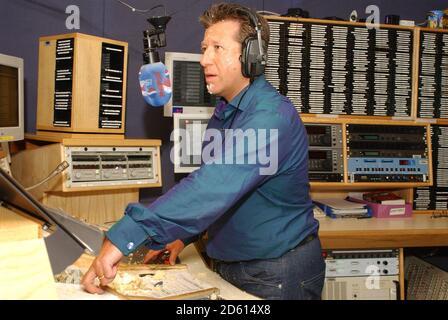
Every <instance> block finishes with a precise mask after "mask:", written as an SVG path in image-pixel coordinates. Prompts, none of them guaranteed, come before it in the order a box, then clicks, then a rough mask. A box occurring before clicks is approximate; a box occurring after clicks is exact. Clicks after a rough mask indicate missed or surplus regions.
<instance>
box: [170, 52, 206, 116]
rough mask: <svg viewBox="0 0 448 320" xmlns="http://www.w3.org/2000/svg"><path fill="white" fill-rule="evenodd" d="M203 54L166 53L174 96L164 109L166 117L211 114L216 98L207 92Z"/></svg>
mask: <svg viewBox="0 0 448 320" xmlns="http://www.w3.org/2000/svg"><path fill="white" fill-rule="evenodd" d="M201 56H202V55H201V54H195V53H181V52H166V53H165V65H166V67H167V69H168V72H169V74H170V76H171V82H172V87H173V94H172V98H171V99H170V101H169V102H168V103H167V104H166V105H165V107H164V115H165V116H167V117H171V116H172V115H173V113H195V114H199V113H209V111H207V110H208V109H211V108H213V107H214V106H215V98H214V96H212V95H210V93H209V92H208V91H207V87H206V83H205V76H204V71H203V70H202V66H201V64H200V60H201Z"/></svg>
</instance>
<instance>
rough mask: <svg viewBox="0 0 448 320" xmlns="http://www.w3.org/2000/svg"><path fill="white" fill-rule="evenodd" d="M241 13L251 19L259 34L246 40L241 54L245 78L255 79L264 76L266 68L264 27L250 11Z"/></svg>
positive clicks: (243, 9)
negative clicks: (262, 33)
mask: <svg viewBox="0 0 448 320" xmlns="http://www.w3.org/2000/svg"><path fill="white" fill-rule="evenodd" d="M241 12H242V13H243V14H245V15H247V16H248V17H249V19H250V21H251V22H252V25H253V27H254V28H255V31H256V32H257V34H256V36H255V35H251V36H248V37H247V38H246V39H244V41H243V43H242V46H243V48H242V53H241V70H242V73H243V76H245V77H246V78H251V79H253V78H255V77H258V76H260V75H262V74H263V73H264V68H265V66H266V53H265V52H264V50H263V45H264V41H263V40H262V38H261V31H262V25H261V22H260V21H259V20H258V17H257V15H256V14H255V13H254V12H252V11H251V10H250V9H246V8H241Z"/></svg>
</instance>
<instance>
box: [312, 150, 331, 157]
mask: <svg viewBox="0 0 448 320" xmlns="http://www.w3.org/2000/svg"><path fill="white" fill-rule="evenodd" d="M309 158H310V159H327V152H326V151H316V150H310V151H309Z"/></svg>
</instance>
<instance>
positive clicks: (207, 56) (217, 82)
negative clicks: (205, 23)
mask: <svg viewBox="0 0 448 320" xmlns="http://www.w3.org/2000/svg"><path fill="white" fill-rule="evenodd" d="M239 31H240V24H239V22H237V21H234V20H224V21H220V22H218V23H216V24H214V25H212V26H210V27H209V28H207V30H206V31H205V34H204V40H203V41H202V43H201V49H202V53H203V55H202V59H201V65H202V67H203V68H204V73H205V81H206V83H207V88H208V90H209V91H210V92H211V93H213V94H215V95H218V96H221V97H223V98H225V99H226V100H227V101H230V100H232V99H233V98H234V97H235V96H236V95H237V94H238V93H239V92H240V91H241V90H242V89H243V88H244V87H246V86H247V85H248V84H249V79H248V78H245V77H243V75H242V73H241V62H240V56H241V43H239V42H238V41H237V40H236V39H237V35H238V33H239Z"/></svg>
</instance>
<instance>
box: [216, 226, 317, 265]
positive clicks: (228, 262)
mask: <svg viewBox="0 0 448 320" xmlns="http://www.w3.org/2000/svg"><path fill="white" fill-rule="evenodd" d="M316 238H317V233H312V234H309V235H307V236H306V237H305V238H304V239H303V240H302V241H300V242H299V244H298V245H296V246H295V247H294V248H292V249H289V250H288V251H286V252H285V253H284V254H287V253H288V252H289V251H291V250H294V249H296V248H298V247H301V246H304V245H306V244H307V243H309V242H311V241H313V240H314V239H316ZM210 260H211V262H212V269H213V271H215V272H216V270H215V267H216V265H217V264H218V263H224V264H231V263H240V262H241V261H222V260H218V259H213V258H211V259H210Z"/></svg>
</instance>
